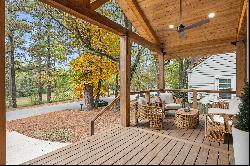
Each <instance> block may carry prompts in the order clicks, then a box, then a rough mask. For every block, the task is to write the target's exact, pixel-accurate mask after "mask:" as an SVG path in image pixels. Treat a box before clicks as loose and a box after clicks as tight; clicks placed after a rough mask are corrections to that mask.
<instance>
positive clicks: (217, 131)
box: [205, 98, 240, 142]
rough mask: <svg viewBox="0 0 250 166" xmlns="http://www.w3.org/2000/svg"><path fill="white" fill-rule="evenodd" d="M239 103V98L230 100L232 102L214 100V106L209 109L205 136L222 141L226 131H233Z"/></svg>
mask: <svg viewBox="0 0 250 166" xmlns="http://www.w3.org/2000/svg"><path fill="white" fill-rule="evenodd" d="M239 103H240V101H239V99H237V98H235V99H232V100H230V102H224V101H220V102H213V104H212V108H209V109H208V114H207V115H206V120H205V138H206V139H207V140H209V141H218V142H222V141H224V134H225V133H227V134H231V133H232V126H233V124H234V123H235V120H236V113H237V111H238V105H239Z"/></svg>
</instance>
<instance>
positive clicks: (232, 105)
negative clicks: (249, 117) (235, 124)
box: [228, 97, 241, 114]
mask: <svg viewBox="0 0 250 166" xmlns="http://www.w3.org/2000/svg"><path fill="white" fill-rule="evenodd" d="M240 103H241V101H240V98H238V97H235V98H233V99H231V100H230V101H229V112H228V114H237V113H238V112H239V105H240Z"/></svg>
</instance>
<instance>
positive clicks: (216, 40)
mask: <svg viewBox="0 0 250 166" xmlns="http://www.w3.org/2000/svg"><path fill="white" fill-rule="evenodd" d="M116 1H117V2H118V4H119V6H120V7H121V9H122V10H123V12H124V13H125V15H126V16H127V18H128V19H129V20H130V21H131V22H132V24H133V26H134V27H135V28H136V30H137V32H138V33H139V34H140V35H141V36H142V37H144V38H146V39H148V40H149V41H151V42H154V43H155V42H156V41H157V40H159V42H160V44H163V49H164V52H166V59H170V58H176V57H185V56H205V55H209V54H218V53H225V52H233V51H235V46H234V45H232V44H231V42H232V41H236V39H237V31H238V25H239V21H240V16H241V14H242V6H243V3H244V1H243V0H219V1H218V0H183V24H184V25H189V24H192V23H194V22H197V21H200V20H202V19H206V18H208V14H209V13H211V12H214V13H215V17H214V18H213V19H211V21H210V23H208V24H206V25H203V26H201V27H198V28H195V29H190V30H187V31H185V38H184V39H183V40H180V39H179V36H178V33H177V32H176V31H170V30H169V28H168V26H169V25H170V24H173V25H175V27H176V26H178V24H179V10H180V7H179V0H153V1H152V0H126V1H125V0H116ZM135 8H137V9H139V12H136V11H135ZM138 13H141V15H142V17H143V19H142V18H140V16H138ZM145 26H148V27H147V28H145ZM154 35H155V36H154ZM156 39H157V40H156Z"/></svg>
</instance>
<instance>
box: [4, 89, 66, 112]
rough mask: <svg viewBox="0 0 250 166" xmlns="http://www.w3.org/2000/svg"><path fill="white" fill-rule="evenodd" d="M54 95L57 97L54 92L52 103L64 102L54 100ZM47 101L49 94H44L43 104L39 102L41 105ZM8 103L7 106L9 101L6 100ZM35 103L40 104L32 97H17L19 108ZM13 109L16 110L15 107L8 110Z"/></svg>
mask: <svg viewBox="0 0 250 166" xmlns="http://www.w3.org/2000/svg"><path fill="white" fill-rule="evenodd" d="M54 97H55V94H54V93H52V103H56V102H63V101H54V100H53V98H54ZM65 101H69V100H65ZM46 103H47V94H43V102H42V103H41V104H39V105H42V104H46ZM6 105H7V106H8V105H9V104H8V101H6ZM35 105H38V104H34V103H32V101H31V98H30V97H19V98H17V108H23V107H30V106H35ZM12 110H15V109H13V108H8V110H7V111H12Z"/></svg>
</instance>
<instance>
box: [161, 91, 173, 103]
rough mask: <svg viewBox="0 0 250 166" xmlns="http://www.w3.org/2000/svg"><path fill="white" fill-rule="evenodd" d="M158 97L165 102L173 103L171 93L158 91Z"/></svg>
mask: <svg viewBox="0 0 250 166" xmlns="http://www.w3.org/2000/svg"><path fill="white" fill-rule="evenodd" d="M159 97H160V98H161V100H162V101H164V102H165V104H169V103H174V98H173V94H172V93H160V95H159Z"/></svg>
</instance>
